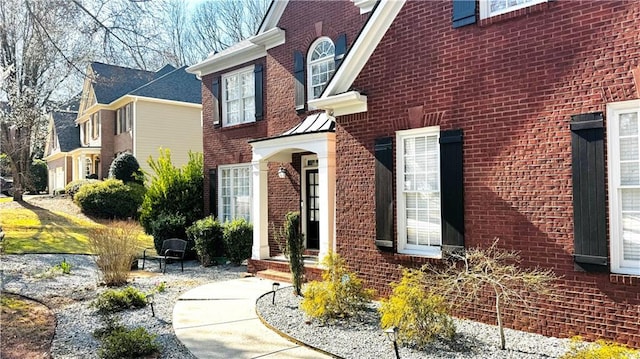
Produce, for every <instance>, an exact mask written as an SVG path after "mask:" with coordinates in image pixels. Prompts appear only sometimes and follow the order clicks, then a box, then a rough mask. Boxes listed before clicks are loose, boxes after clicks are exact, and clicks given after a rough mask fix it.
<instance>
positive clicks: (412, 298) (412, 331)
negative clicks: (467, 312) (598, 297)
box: [379, 269, 455, 348]
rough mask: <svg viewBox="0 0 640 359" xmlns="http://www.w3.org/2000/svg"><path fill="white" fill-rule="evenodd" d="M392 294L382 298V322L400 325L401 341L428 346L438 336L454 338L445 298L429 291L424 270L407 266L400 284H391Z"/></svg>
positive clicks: (385, 325) (389, 325)
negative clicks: (425, 282) (425, 283)
mask: <svg viewBox="0 0 640 359" xmlns="http://www.w3.org/2000/svg"><path fill="white" fill-rule="evenodd" d="M391 286H392V287H393V294H392V295H391V296H390V297H389V299H387V300H382V305H381V306H380V309H379V311H380V314H381V318H380V325H381V327H382V328H383V329H386V328H389V327H392V326H395V327H397V328H398V341H399V342H400V343H405V344H409V343H411V344H415V345H416V346H417V347H418V348H425V347H426V345H427V344H428V343H430V342H431V341H432V340H433V339H435V338H436V337H441V338H444V339H452V338H453V336H454V335H455V326H454V324H453V321H452V320H451V318H450V317H449V315H447V307H446V305H445V299H444V297H442V296H439V295H436V294H433V293H429V292H427V290H426V288H425V285H424V273H423V272H422V271H419V270H411V269H405V270H404V271H403V273H402V280H401V281H400V283H392V284H391Z"/></svg>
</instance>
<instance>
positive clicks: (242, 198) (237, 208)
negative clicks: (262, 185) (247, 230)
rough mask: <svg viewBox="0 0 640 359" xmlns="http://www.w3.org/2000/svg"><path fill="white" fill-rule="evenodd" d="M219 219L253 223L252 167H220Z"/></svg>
mask: <svg viewBox="0 0 640 359" xmlns="http://www.w3.org/2000/svg"><path fill="white" fill-rule="evenodd" d="M218 177H219V184H218V185H219V187H218V188H219V189H218V217H219V218H220V221H221V222H224V221H231V220H233V219H235V218H244V219H246V220H247V221H251V165H249V164H242V165H233V166H220V175H219V176H218Z"/></svg>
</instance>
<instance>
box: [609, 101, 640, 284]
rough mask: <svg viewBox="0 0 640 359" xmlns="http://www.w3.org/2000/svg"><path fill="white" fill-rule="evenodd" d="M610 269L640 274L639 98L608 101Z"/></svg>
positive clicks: (623, 272)
mask: <svg viewBox="0 0 640 359" xmlns="http://www.w3.org/2000/svg"><path fill="white" fill-rule="evenodd" d="M607 137H608V138H607V140H608V147H609V148H608V149H609V165H608V170H609V207H610V208H609V212H610V228H609V230H610V238H611V240H610V243H611V247H610V253H611V271H612V272H615V273H622V274H637V275H640V100H633V101H624V102H618V103H612V104H608V105H607Z"/></svg>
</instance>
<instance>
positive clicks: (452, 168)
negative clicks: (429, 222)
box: [440, 129, 464, 253]
mask: <svg viewBox="0 0 640 359" xmlns="http://www.w3.org/2000/svg"><path fill="white" fill-rule="evenodd" d="M462 172H463V171H462V130H460V129H458V130H449V131H441V132H440V208H441V211H442V213H441V215H442V252H443V253H451V252H454V251H456V252H458V251H463V250H464V181H463V177H462Z"/></svg>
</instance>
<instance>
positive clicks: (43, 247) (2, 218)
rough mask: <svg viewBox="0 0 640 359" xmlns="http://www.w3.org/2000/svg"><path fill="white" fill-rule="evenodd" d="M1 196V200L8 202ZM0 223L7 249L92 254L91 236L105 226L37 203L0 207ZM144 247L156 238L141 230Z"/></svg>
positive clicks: (30, 251)
mask: <svg viewBox="0 0 640 359" xmlns="http://www.w3.org/2000/svg"><path fill="white" fill-rule="evenodd" d="M5 202H10V201H5V198H3V199H2V201H1V202H0V203H5ZM0 225H1V226H2V229H3V230H4V232H5V238H4V240H3V242H2V247H3V251H4V253H7V254H23V253H68V254H90V253H91V250H90V249H89V236H90V234H91V230H92V229H93V228H97V227H100V226H102V225H101V224H99V223H96V222H94V221H89V220H85V219H82V218H78V217H76V216H73V215H70V214H68V213H64V212H61V211H50V210H47V209H44V208H40V207H37V206H25V207H17V208H16V206H12V207H11V208H4V207H0ZM140 237H141V240H142V241H143V246H144V247H153V239H152V237H151V236H147V235H145V234H144V233H143V232H142V229H141V230H140Z"/></svg>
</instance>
